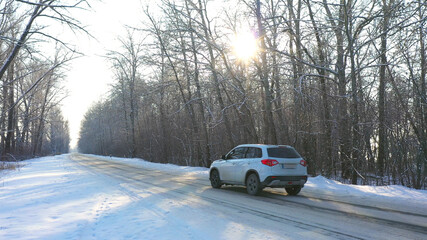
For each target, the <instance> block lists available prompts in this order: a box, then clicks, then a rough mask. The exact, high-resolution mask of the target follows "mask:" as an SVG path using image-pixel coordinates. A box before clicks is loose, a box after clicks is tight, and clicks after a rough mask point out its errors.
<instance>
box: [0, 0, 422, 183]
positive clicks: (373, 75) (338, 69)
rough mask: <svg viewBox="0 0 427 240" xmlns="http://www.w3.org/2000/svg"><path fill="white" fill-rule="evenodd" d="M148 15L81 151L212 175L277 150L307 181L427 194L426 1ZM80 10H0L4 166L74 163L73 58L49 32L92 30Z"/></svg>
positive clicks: (124, 44) (184, 0)
mask: <svg viewBox="0 0 427 240" xmlns="http://www.w3.org/2000/svg"><path fill="white" fill-rule="evenodd" d="M148 2H149V3H150V4H148V3H147V2H144V1H141V14H140V17H139V18H138V19H135V20H134V24H132V25H129V26H124V28H126V32H127V34H125V35H122V36H117V37H118V39H119V40H118V41H119V42H120V44H121V48H117V49H110V50H109V51H108V52H107V53H106V54H105V60H106V64H109V66H110V69H111V71H112V72H113V74H114V77H115V81H114V84H113V85H112V86H111V89H110V91H109V93H108V94H107V95H105V96H104V97H103V98H102V99H100V100H99V101H98V102H97V103H96V104H94V105H93V106H92V107H91V108H90V109H89V110H88V112H87V113H86V114H85V116H84V119H83V121H82V126H81V130H80V139H79V141H78V149H79V151H80V152H82V153H92V154H99V155H111V156H120V157H140V158H143V159H146V160H149V161H153V162H160V163H173V164H178V165H188V166H205V167H209V165H210V163H211V161H213V160H215V159H218V158H219V157H220V156H221V155H222V154H225V153H227V151H228V150H230V149H231V148H233V147H235V146H236V145H238V144H243V143H266V144H285V145H291V146H293V147H295V148H296V149H297V150H298V152H299V153H300V154H301V155H302V156H303V157H304V158H305V159H306V160H307V161H308V164H309V165H308V166H309V173H310V174H311V175H312V176H315V175H319V174H321V175H323V176H326V177H329V178H333V179H337V180H340V181H342V182H346V183H352V184H371V185H388V184H401V185H404V186H408V187H412V188H417V189H425V188H426V187H427V95H426V72H427V62H426V61H427V56H426V54H427V53H426V46H425V45H426V42H427V3H426V2H425V1H423V0H381V1H372V0H339V1H331V0H319V1H312V0H294V1H293V0H235V1H232V0H159V1H148ZM123 4H125V3H123ZM79 8H90V5H89V4H88V3H87V1H82V0H76V1H64V2H62V1H55V0H37V1H24V0H0V61H1V68H0V89H1V90H0V141H1V142H0V156H1V159H2V160H13V159H23V158H28V157H34V156H41V155H47V154H58V153H65V152H68V151H69V142H70V137H69V126H68V122H67V120H66V119H65V118H64V117H63V113H62V110H61V107H60V106H61V101H62V100H63V99H64V98H65V97H66V95H67V94H66V90H65V89H64V87H63V85H62V82H63V80H64V78H65V77H66V72H67V64H68V63H69V62H70V61H72V60H73V59H74V58H75V57H76V56H77V55H78V53H77V52H76V50H75V49H74V46H73V45H70V44H68V43H67V42H65V41H63V40H62V39H60V38H58V36H56V35H53V34H52V29H49V27H48V25H47V24H44V23H46V22H56V23H59V24H62V25H64V26H66V27H68V28H70V29H71V30H72V31H81V32H85V29H84V28H83V27H82V26H84V23H82V22H80V21H79V20H78V19H76V18H74V17H73V15H72V12H73V11H72V10H73V9H79ZM112 17H113V16H112ZM86 34H88V35H90V33H88V32H87V33H86ZM47 40H49V42H50V43H52V42H53V43H54V44H50V45H49V47H46V45H45V44H46V42H48V41H47ZM47 49H48V50H47ZM83 54H84V53H83ZM82 87H84V86H82Z"/></svg>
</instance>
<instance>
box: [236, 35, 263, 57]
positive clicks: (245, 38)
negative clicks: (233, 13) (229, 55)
mask: <svg viewBox="0 0 427 240" xmlns="http://www.w3.org/2000/svg"><path fill="white" fill-rule="evenodd" d="M232 44H233V52H234V54H235V55H236V57H237V58H238V59H240V60H242V61H248V60H250V59H251V58H253V57H254V56H255V54H256V52H257V51H258V44H257V40H256V38H255V36H254V34H253V33H252V32H250V31H244V32H240V33H236V34H235V35H234V39H233V43H232Z"/></svg>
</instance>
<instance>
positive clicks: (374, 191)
mask: <svg viewBox="0 0 427 240" xmlns="http://www.w3.org/2000/svg"><path fill="white" fill-rule="evenodd" d="M322 180H323V181H322ZM327 181H329V180H327ZM0 186H1V187H0V239H12V238H15V239H233V240H234V239H242V240H243V239H425V238H426V236H427V203H426V199H427V192H426V191H415V190H410V189H406V188H402V187H397V188H391V190H392V191H388V190H389V189H384V187H383V188H380V187H377V188H372V187H370V188H369V187H365V188H351V187H348V186H346V185H339V184H335V183H333V182H331V183H330V184H328V185H325V182H324V179H323V178H322V179H319V178H315V179H311V180H310V182H309V183H308V184H307V185H306V187H305V188H304V189H303V190H302V192H301V195H298V196H287V195H286V193H285V191H282V190H280V189H279V190H277V189H270V190H268V189H267V190H266V191H264V192H263V194H262V195H261V196H258V197H254V196H250V195H248V194H246V190H245V189H244V188H242V187H223V188H222V189H212V188H211V187H210V184H209V180H208V179H207V170H206V169H204V168H188V167H177V166H171V165H161V164H152V163H148V162H142V161H139V160H134V159H129V160H127V159H116V158H108V157H97V156H90V155H81V154H70V155H61V156H55V157H46V158H41V159H34V160H30V161H28V164H27V166H25V167H23V168H21V170H20V171H19V172H18V171H17V172H10V173H8V174H7V175H6V176H1V175H0ZM353 187H354V186H353ZM355 187H360V186H355ZM349 189H352V190H349ZM367 189H368V191H367ZM357 191H360V192H357ZM398 191H401V192H400V194H412V196H402V197H399V196H396V195H393V194H394V193H396V192H398Z"/></svg>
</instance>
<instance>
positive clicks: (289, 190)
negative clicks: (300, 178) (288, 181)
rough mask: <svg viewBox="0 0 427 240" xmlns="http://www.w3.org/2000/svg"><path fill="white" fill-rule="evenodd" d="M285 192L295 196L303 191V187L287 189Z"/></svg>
mask: <svg viewBox="0 0 427 240" xmlns="http://www.w3.org/2000/svg"><path fill="white" fill-rule="evenodd" d="M285 190H286V192H287V193H288V195H291V196H295V195H297V194H298V193H299V192H300V191H301V187H299V186H298V187H286V188H285Z"/></svg>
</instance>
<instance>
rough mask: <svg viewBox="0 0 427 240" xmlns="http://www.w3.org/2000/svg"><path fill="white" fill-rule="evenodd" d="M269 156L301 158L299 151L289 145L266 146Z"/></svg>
mask: <svg viewBox="0 0 427 240" xmlns="http://www.w3.org/2000/svg"><path fill="white" fill-rule="evenodd" d="M267 153H268V156H269V157H274V158H301V156H300V155H299V153H298V152H297V151H296V150H295V149H293V148H291V147H275V148H267Z"/></svg>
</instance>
